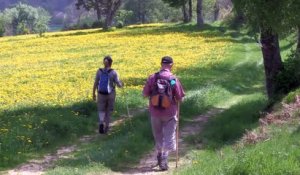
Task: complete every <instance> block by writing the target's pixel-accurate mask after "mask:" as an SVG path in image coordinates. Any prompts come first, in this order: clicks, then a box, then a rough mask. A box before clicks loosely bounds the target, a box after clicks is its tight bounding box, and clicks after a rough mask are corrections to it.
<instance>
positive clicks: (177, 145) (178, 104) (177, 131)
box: [176, 102, 180, 168]
mask: <svg viewBox="0 0 300 175" xmlns="http://www.w3.org/2000/svg"><path fill="white" fill-rule="evenodd" d="M177 107H178V109H177V126H176V168H177V165H178V152H179V151H178V148H179V144H178V138H179V115H180V102H177Z"/></svg>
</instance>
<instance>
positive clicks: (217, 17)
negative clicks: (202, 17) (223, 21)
mask: <svg viewBox="0 0 300 175" xmlns="http://www.w3.org/2000/svg"><path fill="white" fill-rule="evenodd" d="M219 13H220V7H219V4H218V1H216V2H215V5H214V21H217V20H218V19H219Z"/></svg>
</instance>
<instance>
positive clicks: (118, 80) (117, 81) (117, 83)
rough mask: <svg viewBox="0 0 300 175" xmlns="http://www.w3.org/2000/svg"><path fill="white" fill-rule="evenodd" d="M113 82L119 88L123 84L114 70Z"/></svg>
mask: <svg viewBox="0 0 300 175" xmlns="http://www.w3.org/2000/svg"><path fill="white" fill-rule="evenodd" d="M114 74H115V75H114V82H115V84H116V85H117V86H118V87H119V88H122V87H123V86H124V85H123V83H122V82H121V80H120V78H119V76H118V73H117V72H116V71H114Z"/></svg>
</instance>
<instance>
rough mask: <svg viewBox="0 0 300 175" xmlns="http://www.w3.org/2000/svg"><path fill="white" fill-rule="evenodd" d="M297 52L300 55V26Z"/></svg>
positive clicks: (299, 28)
mask: <svg viewBox="0 0 300 175" xmlns="http://www.w3.org/2000/svg"><path fill="white" fill-rule="evenodd" d="M296 51H297V52H298V53H300V25H299V26H298V40H297V48H296Z"/></svg>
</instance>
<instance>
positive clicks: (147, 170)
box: [5, 109, 222, 175]
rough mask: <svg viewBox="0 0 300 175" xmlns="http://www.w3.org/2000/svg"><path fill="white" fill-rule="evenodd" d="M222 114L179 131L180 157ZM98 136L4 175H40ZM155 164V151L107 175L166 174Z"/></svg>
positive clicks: (172, 166)
mask: <svg viewBox="0 0 300 175" xmlns="http://www.w3.org/2000/svg"><path fill="white" fill-rule="evenodd" d="M220 112H222V110H221V109H212V110H210V111H208V112H207V113H206V114H203V115H200V116H197V117H195V118H194V119H192V120H191V121H189V123H188V124H186V126H185V127H183V128H181V129H180V132H179V138H180V139H179V155H180V157H182V156H184V155H185V153H186V152H187V151H188V145H187V144H186V143H184V141H183V140H184V138H186V137H188V136H191V135H195V134H198V133H199V132H201V130H202V128H203V125H204V124H205V123H206V122H207V121H208V119H209V118H210V117H212V116H215V115H216V114H218V113H220ZM123 120H124V118H123V119H121V120H117V121H115V122H113V124H112V126H116V125H119V124H120V123H122V122H123ZM97 136H98V134H95V135H88V136H83V137H81V138H80V139H79V143H77V144H74V145H71V146H63V147H61V148H59V149H58V150H57V151H56V152H55V153H52V154H47V155H45V156H44V157H43V158H42V159H39V160H30V161H29V162H27V163H25V164H22V165H20V166H19V167H17V168H15V169H13V170H9V171H7V172H6V173H5V174H9V175H41V174H43V173H44V172H45V171H46V170H47V169H49V168H51V167H53V166H54V165H55V162H56V161H58V160H59V159H65V158H69V157H68V155H69V154H70V153H72V152H74V151H75V150H77V149H78V147H79V145H81V144H88V143H89V142H91V141H92V140H94V139H95V138H97ZM196 146H197V147H199V148H201V145H196ZM175 162H176V157H175V155H171V156H170V160H169V166H170V170H171V171H173V170H175V164H176V163H175ZM187 163H188V160H185V159H184V158H181V159H180V160H179V163H178V166H181V165H184V164H187ZM155 164H156V152H155V150H152V151H151V152H150V153H149V154H147V155H145V156H144V158H142V159H141V160H140V163H139V164H138V165H137V166H136V167H133V168H132V169H129V170H127V171H126V172H113V173H109V174H115V175H120V174H124V175H126V174H128V175H129V174H130V175H132V174H135V175H142V174H143V175H144V174H147V175H151V174H166V172H160V171H159V168H158V167H157V166H155Z"/></svg>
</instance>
